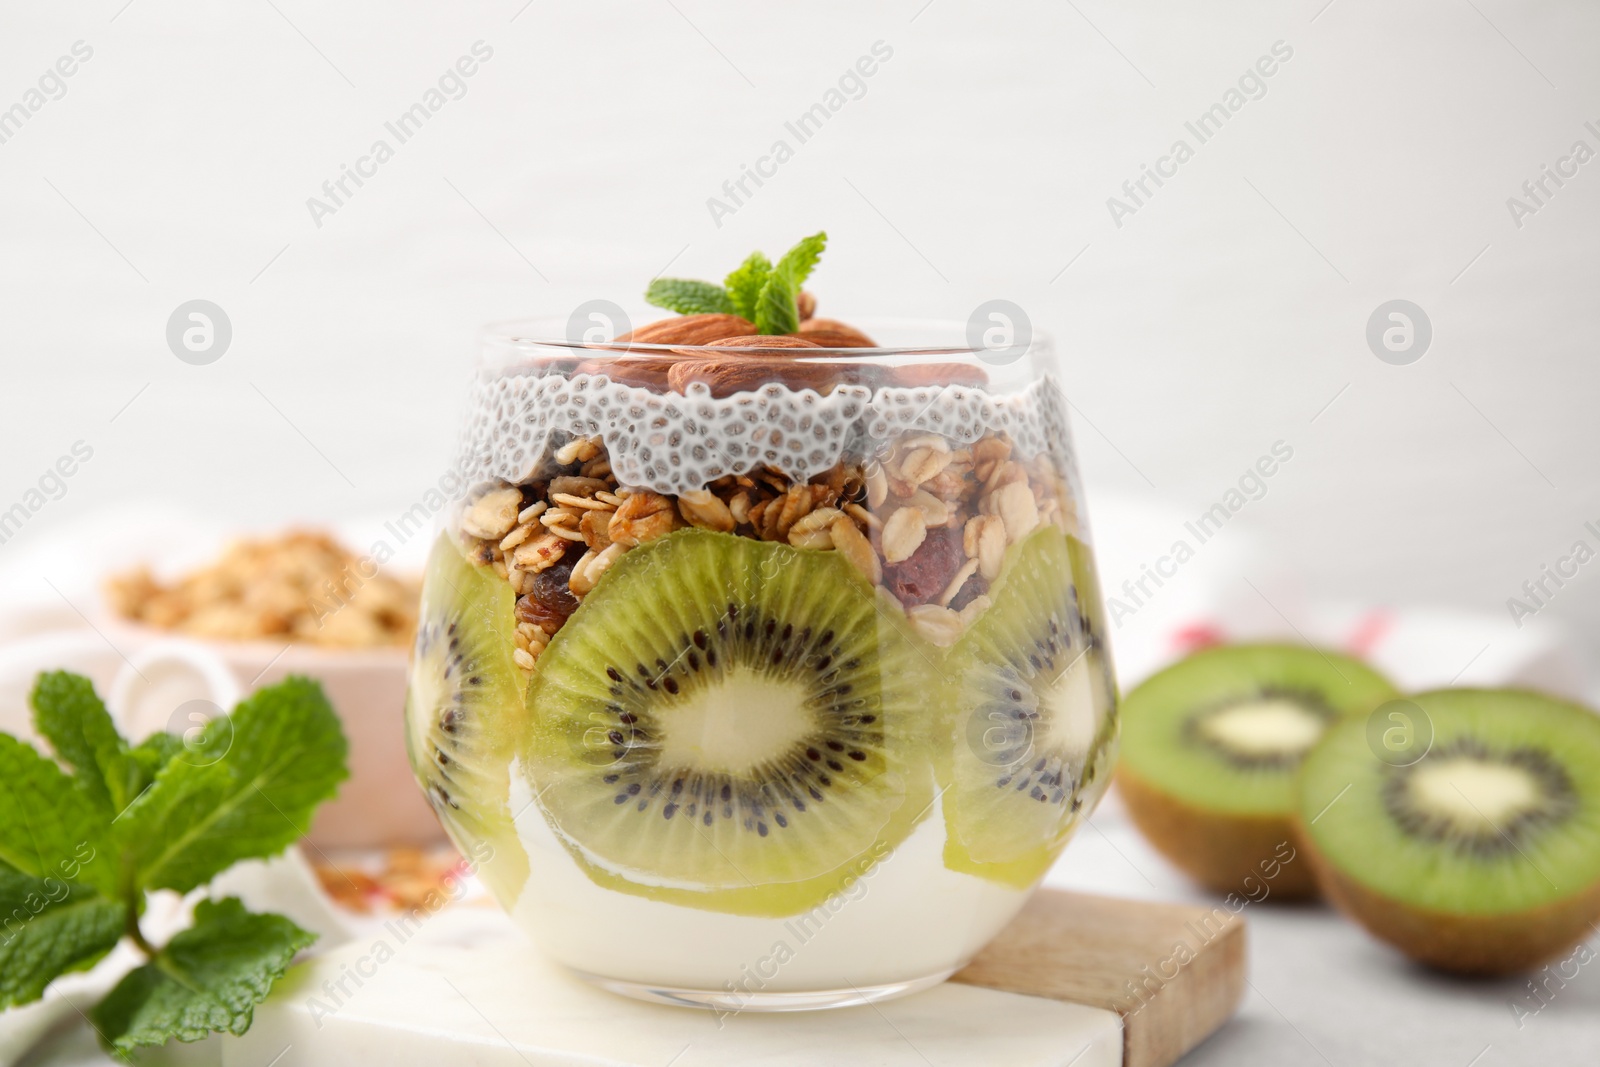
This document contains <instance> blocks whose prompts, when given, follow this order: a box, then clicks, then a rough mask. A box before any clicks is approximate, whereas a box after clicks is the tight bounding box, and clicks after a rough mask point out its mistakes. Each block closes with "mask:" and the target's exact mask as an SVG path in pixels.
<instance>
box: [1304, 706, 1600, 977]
mask: <svg viewBox="0 0 1600 1067" xmlns="http://www.w3.org/2000/svg"><path fill="white" fill-rule="evenodd" d="M1409 702H1410V703H1411V704H1412V705H1414V706H1415V707H1416V708H1420V709H1421V712H1422V714H1421V715H1420V716H1418V715H1413V717H1414V718H1416V719H1418V720H1419V721H1420V722H1421V723H1422V724H1425V726H1422V727H1419V728H1418V729H1417V730H1416V733H1415V734H1414V735H1413V741H1414V744H1415V745H1416V746H1417V751H1415V752H1414V753H1411V754H1410V755H1409V756H1408V757H1407V758H1403V759H1396V758H1395V757H1394V756H1393V755H1390V754H1388V753H1386V757H1387V758H1386V759H1379V758H1378V756H1377V755H1376V754H1375V752H1376V750H1375V748H1374V747H1373V744H1372V741H1371V739H1370V736H1369V731H1368V729H1367V727H1366V724H1365V723H1364V722H1362V721H1361V720H1359V719H1355V720H1349V721H1345V722H1342V723H1340V724H1338V725H1336V726H1335V727H1333V728H1332V729H1330V730H1329V731H1328V733H1327V735H1326V736H1324V737H1323V739H1322V740H1321V741H1320V742H1319V743H1318V744H1317V746H1316V748H1315V749H1313V750H1312V752H1311V753H1310V755H1308V756H1307V757H1306V760H1305V764H1304V767H1303V769H1302V771H1301V779H1300V789H1299V802H1298V809H1297V814H1298V817H1299V821H1300V827H1301V833H1302V835H1303V837H1304V839H1305V841H1306V843H1307V844H1308V845H1309V846H1310V851H1311V855H1312V859H1313V862H1314V864H1315V866H1316V869H1317V873H1318V876H1319V878H1321V880H1322V882H1323V888H1324V891H1325V892H1326V894H1327V895H1328V897H1329V898H1330V899H1331V900H1332V901H1333V902H1334V904H1335V905H1337V906H1338V907H1339V908H1340V909H1341V910H1343V911H1345V912H1346V913H1348V914H1349V915H1350V916H1352V917H1353V918H1354V919H1356V920H1357V921H1358V922H1360V923H1361V924H1362V925H1363V926H1365V927H1366V928H1367V929H1368V930H1369V931H1371V932H1372V933H1373V934H1375V935H1376V936H1378V937H1379V938H1382V939H1383V940H1385V941H1388V942H1390V943H1391V944H1393V945H1395V946H1396V947H1398V948H1399V949H1400V950H1401V951H1403V952H1405V953H1406V954H1407V955H1409V956H1411V957H1412V958H1413V959H1416V960H1418V961H1420V962H1423V963H1426V964H1429V965H1432V966H1434V967H1438V968H1441V969H1445V970H1449V971H1455V972H1459V973H1466V974H1508V973H1513V972H1516V971H1520V970H1524V969H1527V968H1531V967H1534V966H1536V965H1538V964H1540V963H1542V962H1544V961H1545V960H1547V959H1550V958H1552V957H1555V956H1558V955H1560V954H1561V953H1563V952H1564V951H1566V950H1567V949H1569V948H1570V947H1572V946H1573V945H1575V944H1577V943H1578V942H1579V941H1581V940H1583V939H1584V938H1585V937H1587V936H1588V935H1590V934H1591V933H1593V932H1594V929H1595V925H1594V924H1595V923H1596V922H1597V921H1600V716H1596V715H1595V714H1594V713H1593V712H1591V711H1589V710H1588V709H1586V708H1582V707H1579V706H1577V705H1574V704H1568V703H1566V702H1564V701H1560V700H1556V699H1553V698H1551V697H1547V696H1544V695H1542V694H1538V693H1532V692H1526V691H1518V690H1470V689H1458V690H1441V691H1438V692H1432V693H1423V694H1420V695H1418V696H1415V697H1411V698H1410V700H1409ZM1405 755H1406V754H1405V753H1402V756H1405Z"/></svg>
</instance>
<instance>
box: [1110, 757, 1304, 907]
mask: <svg viewBox="0 0 1600 1067" xmlns="http://www.w3.org/2000/svg"><path fill="white" fill-rule="evenodd" d="M1116 783H1117V791H1118V792H1119V793H1120V794H1121V795H1122V801H1123V803H1125V804H1126V805H1127V806H1128V813H1129V814H1130V815H1131V816H1132V817H1133V821H1134V823H1135V824H1136V825H1137V826H1138V827H1139V830H1140V832H1141V833H1143V834H1144V836H1145V837H1146V838H1148V839H1149V840H1150V843H1151V844H1153V845H1155V847H1156V849H1157V850H1158V851H1159V852H1160V853H1161V854H1162V855H1163V856H1165V857H1166V858H1167V859H1168V860H1170V861H1171V862H1172V863H1173V864H1174V865H1175V866H1177V867H1178V868H1179V869H1180V870H1182V871H1183V872H1184V873H1185V874H1187V875H1188V876H1189V877H1191V878H1193V879H1194V880H1195V881H1197V882H1199V883H1200V884H1201V885H1203V886H1205V887H1206V888H1207V889H1209V890H1211V891H1212V892H1214V893H1223V894H1227V893H1237V892H1239V891H1240V890H1241V888H1242V887H1246V886H1248V885H1249V880H1250V879H1252V878H1253V879H1256V880H1257V881H1261V880H1268V881H1269V884H1270V886H1271V890H1272V896H1273V897H1276V898H1277V899H1279V900H1306V899H1308V898H1311V897H1315V896H1316V895H1317V888H1318V880H1317V878H1316V876H1315V874H1314V873H1313V872H1312V870H1311V868H1310V867H1309V866H1308V865H1307V864H1306V863H1304V862H1303V861H1301V860H1300V857H1301V856H1302V855H1303V854H1304V852H1305V849H1304V847H1303V846H1302V844H1301V835H1300V833H1299V832H1298V830H1297V829H1296V827H1295V824H1294V821H1293V820H1292V819H1288V818H1253V817H1250V816H1245V815H1221V814H1219V813H1217V812H1214V811H1202V810H1200V809H1199V808H1194V807H1190V806H1189V805H1187V804H1185V803H1183V802H1182V801H1181V800H1178V799H1177V798H1175V797H1172V796H1169V795H1168V794H1166V793H1163V792H1161V791H1160V790H1157V789H1155V788H1153V787H1151V786H1150V785H1148V784H1147V783H1145V781H1144V780H1143V779H1141V778H1140V777H1139V776H1138V775H1136V774H1133V773H1132V772H1131V771H1129V770H1128V768H1127V767H1126V766H1123V767H1121V768H1119V769H1118V771H1117V777H1116ZM1285 842H1288V844H1289V845H1290V847H1291V848H1293V849H1294V852H1293V854H1292V856H1291V858H1290V859H1288V860H1285V859H1284V858H1283V857H1282V856H1281V855H1279V854H1278V853H1279V851H1280V850H1281V848H1282V846H1283V845H1284V843H1285ZM1274 864H1276V865H1277V868H1278V873H1277V874H1276V876H1274V875H1273V874H1272V868H1273V865H1274Z"/></svg>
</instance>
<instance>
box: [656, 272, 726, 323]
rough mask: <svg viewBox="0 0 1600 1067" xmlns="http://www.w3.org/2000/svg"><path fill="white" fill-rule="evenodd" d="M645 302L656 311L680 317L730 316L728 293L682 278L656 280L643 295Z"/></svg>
mask: <svg viewBox="0 0 1600 1067" xmlns="http://www.w3.org/2000/svg"><path fill="white" fill-rule="evenodd" d="M644 298H645V299H646V300H648V301H649V302H650V303H652V304H654V305H655V306H656V307H658V308H666V309H667V310H668V311H676V312H677V313H678V314H680V315H732V314H734V310H733V301H732V300H730V299H728V292H727V290H725V289H723V288H722V286H720V285H713V284H712V283H711V282H696V281H689V280H688V279H685V278H657V279H656V280H655V281H653V282H651V283H650V287H649V288H648V289H646V290H645V291H644Z"/></svg>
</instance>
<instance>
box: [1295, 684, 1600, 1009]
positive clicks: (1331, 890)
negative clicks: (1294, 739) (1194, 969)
mask: <svg viewBox="0 0 1600 1067" xmlns="http://www.w3.org/2000/svg"><path fill="white" fill-rule="evenodd" d="M1457 695H1459V696H1479V697H1485V696H1494V695H1498V696H1503V697H1507V698H1514V699H1527V698H1532V699H1535V700H1538V701H1543V702H1546V703H1548V704H1551V705H1555V706H1558V707H1565V708H1567V709H1569V710H1570V711H1573V712H1576V713H1578V715H1579V717H1580V721H1581V720H1586V719H1588V718H1590V717H1591V716H1592V715H1593V714H1594V713H1593V712H1591V711H1590V710H1589V709H1587V708H1584V707H1581V706H1579V705H1575V704H1572V703H1570V702H1569V701H1566V700H1564V699H1562V698H1560V697H1555V696H1552V695H1550V694H1548V693H1541V692H1537V691H1534V690H1528V689H1502V690H1471V689H1449V690H1434V691H1432V692H1427V693H1419V694H1415V695H1414V696H1412V697H1411V698H1410V699H1411V700H1413V701H1415V702H1418V703H1420V704H1422V705H1423V707H1424V708H1425V709H1426V708H1427V707H1428V703H1427V702H1428V699H1429V698H1430V697H1435V696H1457ZM1508 710H1509V709H1508ZM1512 713H1513V714H1514V711H1513V712H1512ZM1333 734H1334V731H1333V730H1329V731H1328V732H1327V733H1325V734H1324V735H1323V738H1322V740H1321V741H1319V742H1318V745H1317V746H1315V747H1313V749H1312V752H1311V753H1308V756H1307V758H1308V759H1309V758H1310V757H1311V755H1313V754H1315V753H1316V751H1317V750H1318V748H1320V747H1322V746H1324V745H1330V746H1331V745H1332V744H1333V743H1334V737H1333ZM1300 784H1301V787H1302V799H1304V797H1305V791H1304V787H1305V785H1306V783H1305V779H1303V778H1302V779H1301V783H1300ZM1306 810H1307V808H1306V806H1305V805H1304V804H1300V805H1297V811H1296V814H1295V825H1296V830H1297V833H1298V834H1299V836H1300V839H1301V840H1302V841H1303V842H1304V844H1305V853H1306V857H1307V859H1308V861H1309V866H1310V867H1311V869H1312V871H1313V872H1315V874H1316V878H1317V884H1318V887H1319V888H1320V890H1321V892H1322V894H1323V895H1324V896H1325V897H1326V898H1327V899H1328V901H1329V902H1330V903H1331V904H1333V906H1334V907H1335V908H1337V909H1338V910H1339V912H1340V913H1341V914H1343V915H1345V916H1346V917H1347V918H1350V919H1352V920H1353V921H1355V922H1356V923H1357V924H1358V925H1360V926H1362V927H1364V928H1365V929H1366V930H1367V932H1368V933H1370V934H1372V935H1373V936H1374V937H1376V938H1378V939H1379V940H1382V941H1385V942H1388V943H1389V944H1390V945H1392V946H1394V947H1395V948H1396V949H1398V950H1400V951H1401V952H1403V953H1404V954H1405V955H1407V956H1408V957H1410V958H1411V959H1413V960H1415V961H1416V962H1418V963H1421V964H1424V965H1426V966H1429V967H1433V968H1435V969H1437V970H1441V971H1446V972H1450V973H1452V974H1458V975H1463V976H1467V977H1485V978H1488V977H1500V976H1504V975H1512V974H1518V973H1521V972H1524V971H1528V970H1531V969H1533V968H1535V967H1537V966H1539V965H1541V964H1544V963H1548V962H1549V961H1550V960H1552V959H1556V958H1558V957H1560V956H1562V955H1563V954H1564V953H1566V952H1567V951H1569V950H1570V949H1572V948H1573V946H1575V945H1577V944H1579V943H1580V942H1582V941H1583V940H1584V939H1585V938H1587V937H1588V936H1589V935H1590V934H1592V933H1593V932H1594V931H1595V930H1596V929H1597V925H1596V924H1597V923H1600V879H1597V880H1593V881H1591V882H1590V883H1589V884H1588V885H1585V886H1583V887H1582V888H1580V889H1578V890H1577V891H1575V892H1572V893H1570V894H1568V895H1567V896H1565V897H1561V898H1559V899H1557V900H1553V901H1550V902H1548V903H1546V904H1542V905H1540V906H1538V907H1534V908H1527V909H1524V910H1521V911H1501V912H1487V913H1482V914H1471V913H1461V912H1449V911H1443V910H1437V909H1430V908H1423V907H1418V906H1416V905H1414V904H1411V903H1408V902H1406V901H1403V900H1399V899H1396V898H1395V897H1393V896H1390V895H1389V894H1387V893H1384V892H1380V891H1378V890H1376V889H1373V888H1372V887H1370V886H1367V885H1365V884H1363V883H1362V882H1360V881H1358V880H1357V879H1355V878H1354V877H1352V876H1351V875H1349V874H1346V873H1345V872H1344V871H1343V870H1341V869H1340V868H1339V867H1338V866H1336V865H1335V864H1334V863H1333V861H1332V860H1331V859H1330V858H1329V857H1328V856H1327V855H1325V854H1324V853H1323V852H1322V851H1321V850H1320V849H1319V848H1318V846H1317V839H1316V836H1315V834H1313V833H1312V832H1311V828H1310V827H1309V826H1308V825H1307V824H1306V821H1305V812H1306Z"/></svg>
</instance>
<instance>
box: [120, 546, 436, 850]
mask: <svg viewBox="0 0 1600 1067" xmlns="http://www.w3.org/2000/svg"><path fill="white" fill-rule="evenodd" d="M385 562H386V557H385V558H383V559H380V558H376V557H374V556H372V555H362V554H360V553H357V552H355V551H353V550H351V549H350V548H348V547H346V546H345V545H343V544H341V543H340V542H339V541H338V540H337V539H336V538H334V537H333V536H332V535H330V534H328V533H325V532H322V531H317V530H290V531H287V532H285V533H282V534H280V535H277V536H271V537H260V538H247V539H239V540H236V541H234V542H233V543H232V544H230V545H229V546H228V547H227V548H226V549H225V550H224V551H223V552H222V553H221V555H220V556H217V557H216V558H215V559H214V560H213V561H212V562H210V563H207V564H205V565H202V566H200V567H198V568H194V569H190V570H187V571H184V572H182V573H179V574H176V575H173V576H162V575H159V574H157V573H154V572H153V571H152V570H151V569H150V568H149V567H148V566H136V567H134V568H132V569H130V570H127V571H125V572H122V573H119V574H116V575H113V576H112V577H111V578H110V579H108V580H107V582H106V584H105V595H106V602H107V606H108V607H109V609H110V613H111V618H110V620H109V621H108V623H107V625H108V626H109V627H110V628H111V630H112V631H113V633H112V636H113V639H114V641H115V643H116V644H117V645H118V646H119V647H123V648H127V649H130V650H131V651H130V653H129V656H128V659H129V667H130V669H129V670H127V671H124V672H123V674H122V676H121V677H120V678H119V684H118V686H116V687H115V688H114V692H113V694H112V696H113V699H112V704H113V707H115V708H117V709H118V710H119V713H120V714H121V715H122V716H123V717H124V719H125V720H127V721H126V722H125V726H126V728H127V729H128V730H129V731H130V732H131V733H134V734H136V735H142V734H143V733H146V732H149V731H153V730H158V729H165V730H175V731H177V732H179V733H182V732H183V731H184V730H185V729H187V728H188V727H190V726H192V725H195V722H194V721H193V720H195V718H196V716H197V715H203V714H204V709H205V708H206V706H207V705H208V704H210V705H213V706H221V707H227V706H229V704H230V703H231V700H232V699H233V697H234V696H235V695H236V694H243V695H248V694H250V693H251V692H254V691H255V690H256V689H258V688H260V687H263V686H269V685H273V684H274V683H276V682H279V681H281V680H282V679H283V678H285V677H287V676H289V675H304V676H306V677H310V678H314V679H316V680H317V681H318V682H320V683H321V684H322V688H323V690H324V691H325V692H326V693H327V696H328V699H329V701H330V702H331V703H332V704H333V706H334V709H335V710H336V711H337V712H338V713H339V716H340V718H341V719H342V720H343V723H344V730H345V735H346V736H347V737H348V738H349V741H350V772H351V774H350V780H349V781H347V782H346V783H345V784H344V786H343V787H342V788H341V790H340V793H339V796H338V798H337V799H336V800H334V801H333V802H331V803H329V804H326V805H324V806H323V807H322V808H321V809H320V810H319V811H318V814H317V818H316V822H315V823H314V824H313V825H312V828H311V832H310V835H309V840H310V842H311V843H312V844H313V845H316V846H319V847H326V848H351V847H355V848H365V847H389V846H397V845H425V844H430V843H433V842H436V841H439V840H442V832H441V831H440V829H439V825H438V822H437V820H435V819H434V817H433V813H432V812H431V811H430V810H429V809H428V807H427V804H426V803H425V802H424V801H423V800H422V799H421V795H420V794H419V793H418V791H417V789H416V788H415V786H414V785H413V784H412V781H411V770H410V766H409V764H408V762H407V759H406V752H405V735H404V732H403V728H402V713H403V709H404V705H405V688H406V679H405V672H406V660H407V656H408V654H409V651H410V648H411V643H412V639H413V637H414V635H415V633H416V626H417V606H418V595H419V583H418V582H417V580H415V579H414V578H412V577H410V576H408V575H405V574H397V573H393V572H391V571H390V570H389V569H386V568H385V566H384V563H385ZM197 646H198V647H197ZM208 657H209V658H212V659H214V660H216V661H218V662H220V664H222V665H223V666H225V668H226V672H227V674H228V675H231V681H232V682H233V683H234V686H233V687H229V686H228V685H226V684H219V682H218V681H217V679H216V677H215V672H214V671H213V672H211V673H210V674H208V672H207V671H206V670H205V668H204V664H205V662H206V660H207V659H208ZM197 709H200V710H197Z"/></svg>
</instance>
